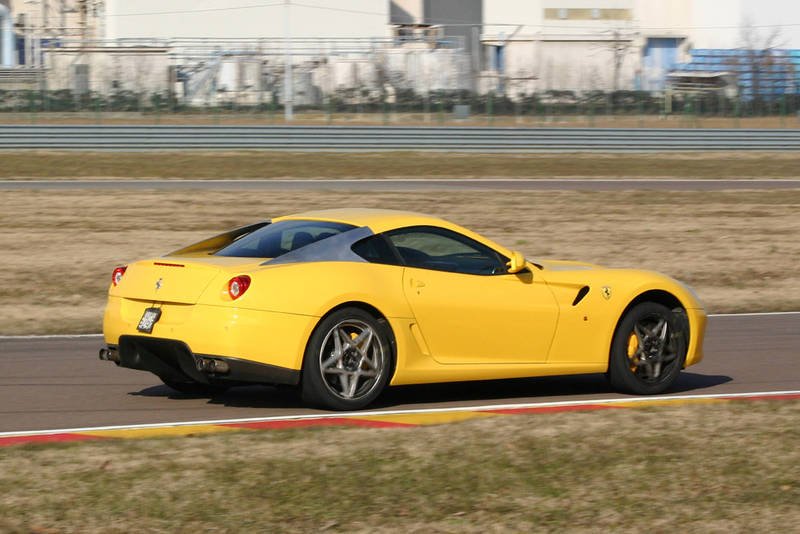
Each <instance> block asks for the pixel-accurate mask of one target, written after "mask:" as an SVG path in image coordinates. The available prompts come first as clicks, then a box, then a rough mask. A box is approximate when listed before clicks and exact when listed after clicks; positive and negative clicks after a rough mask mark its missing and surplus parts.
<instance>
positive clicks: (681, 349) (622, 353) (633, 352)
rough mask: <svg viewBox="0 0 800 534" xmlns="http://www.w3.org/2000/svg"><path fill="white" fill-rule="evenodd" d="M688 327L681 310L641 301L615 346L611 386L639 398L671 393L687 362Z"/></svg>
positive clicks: (620, 330) (621, 328)
mask: <svg viewBox="0 0 800 534" xmlns="http://www.w3.org/2000/svg"><path fill="white" fill-rule="evenodd" d="M664 325H665V326H664ZM664 327H666V330H663V328H664ZM687 328H688V327H687V323H686V321H685V320H683V316H682V314H681V313H680V310H678V311H673V310H670V309H669V308H668V307H666V306H664V305H662V304H658V303H655V302H641V303H639V304H637V305H635V306H634V307H633V308H631V309H630V310H628V312H627V313H626V314H625V316H624V317H623V318H622V320H621V321H620V322H619V325H618V326H617V331H616V332H615V333H614V339H613V341H612V343H611V354H610V355H609V362H608V375H607V376H608V380H609V382H611V385H612V386H613V387H614V388H615V389H617V390H618V391H621V392H623V393H633V394H635V395H655V394H658V393H662V392H664V391H665V390H667V389H668V388H669V387H670V386H672V384H674V383H675V380H677V378H678V374H679V373H680V372H681V369H683V365H684V362H685V361H686V349H687V343H686V340H687V339H688V336H687V331H686V329H687Z"/></svg>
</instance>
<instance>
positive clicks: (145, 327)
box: [136, 308, 161, 334]
mask: <svg viewBox="0 0 800 534" xmlns="http://www.w3.org/2000/svg"><path fill="white" fill-rule="evenodd" d="M160 318H161V308H147V309H146V310H145V311H144V313H143V314H142V318H141V319H139V326H137V327H136V330H138V331H139V332H144V333H145V334H151V333H152V332H153V326H154V325H155V324H156V323H157V322H158V320H159V319H160Z"/></svg>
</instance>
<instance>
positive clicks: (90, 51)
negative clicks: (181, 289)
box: [0, 38, 800, 128]
mask: <svg viewBox="0 0 800 534" xmlns="http://www.w3.org/2000/svg"><path fill="white" fill-rule="evenodd" d="M288 52H289V51H288V50H287V49H286V48H285V43H284V42H283V41H282V40H279V39H260V40H232V39H230V40H206V39H184V40H173V41H140V40H118V41H113V42H108V41H104V42H89V43H87V42H85V41H81V42H68V41H59V42H55V43H49V44H48V45H47V46H43V47H42V50H41V53H40V55H39V57H38V59H39V61H38V63H37V64H36V65H35V66H33V67H21V68H16V69H4V70H3V71H2V72H0V121H2V122H5V123H23V122H25V123H47V122H53V123H74V124H80V123H88V124H92V123H97V124H99V123H142V124H145V123H153V124H158V123H170V124H184V123H185V124H210V123H226V124H227V123H230V124H248V123H259V124H261V123H264V124H279V123H283V122H284V120H285V119H284V111H285V105H286V103H287V100H288V98H287V96H286V86H287V84H286V74H287V69H286V58H287V57H291V60H290V61H291V65H292V69H291V72H292V74H291V79H292V83H291V86H292V97H291V100H292V107H293V109H294V119H293V122H295V123H300V124H384V125H424V124H463V125H482V126H483V125H497V126H503V125H509V126H521V125H523V126H579V127H591V126H597V127H607V126H611V127H613V126H619V127H671V126H675V127H693V126H696V127H725V128H730V127H748V128H752V127H767V128H769V127H774V128H796V127H798V126H800V94H792V93H786V94H782V95H778V96H770V97H758V96H756V97H748V98H745V97H743V96H738V95H737V94H735V91H734V92H733V94H732V92H731V91H730V88H728V90H726V91H724V92H723V91H715V90H693V91H680V90H678V91H671V90H666V91H658V92H650V91H629V90H625V91H622V90H620V91H601V90H590V91H570V90H547V89H542V90H533V89H531V87H530V84H526V86H525V87H526V89H525V91H521V90H519V89H518V88H516V87H517V86H516V85H515V84H514V83H510V80H508V79H505V78H504V77H503V75H502V73H498V72H495V71H491V70H484V69H482V67H481V64H480V62H476V61H475V59H474V57H472V56H470V55H468V54H467V53H466V52H465V51H464V48H463V43H461V42H458V41H457V40H453V39H450V40H445V39H436V40H419V39H417V40H415V39H414V38H409V39H407V40H399V39H398V38H382V39H327V40H323V39H319V40H315V39H296V40H294V41H293V42H292V46H291V52H290V55H287V54H288Z"/></svg>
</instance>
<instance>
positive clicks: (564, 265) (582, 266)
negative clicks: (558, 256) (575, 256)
mask: <svg viewBox="0 0 800 534" xmlns="http://www.w3.org/2000/svg"><path fill="white" fill-rule="evenodd" d="M532 263H534V264H536V265H539V266H541V267H542V268H543V269H544V270H545V271H594V270H597V269H603V268H604V267H602V266H600V265H595V264H593V263H586V262H582V261H564V260H541V261H540V260H536V261H533V262H532Z"/></svg>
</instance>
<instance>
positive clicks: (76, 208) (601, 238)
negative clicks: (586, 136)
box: [0, 190, 800, 334]
mask: <svg viewBox="0 0 800 534" xmlns="http://www.w3.org/2000/svg"><path fill="white" fill-rule="evenodd" d="M0 205H2V206H3V209H2V211H0V226H2V227H3V229H4V232H2V233H0V250H2V251H3V254H2V260H1V261H0V266H1V267H2V268H1V269H0V316H2V317H4V320H3V321H2V323H1V324H0V333H1V334H23V333H65V332H68V333H78V332H90V333H91V332H98V331H99V330H100V324H101V318H102V309H103V306H104V303H105V294H106V289H107V286H108V283H109V280H110V275H111V271H112V270H113V268H114V267H115V266H116V265H121V264H125V263H127V262H130V261H133V260H136V259H141V258H146V257H153V256H158V255H161V254H164V253H166V252H168V251H170V250H174V249H176V248H179V247H181V246H183V245H186V244H189V243H192V242H194V241H197V240H199V239H202V238H204V237H207V236H209V235H213V234H214V233H218V232H220V231H222V230H225V229H228V228H233V227H236V226H239V225H243V224H247V223H250V222H253V221H257V220H261V219H265V218H269V217H272V216H276V215H282V214H286V213H293V212H298V211H304V210H309V209H319V208H329V207H332V206H355V205H358V206H364V207H378V208H395V209H411V210H415V211H421V212H426V213H431V214H434V215H437V216H441V217H444V218H446V219H449V220H452V221H454V222H456V223H459V224H462V225H464V226H467V227H469V228H471V229H474V230H476V231H478V232H479V233H483V234H485V235H486V236H487V237H490V238H492V239H495V240H496V241H498V242H500V243H502V244H504V245H506V246H509V247H511V248H514V249H518V250H520V251H522V252H523V253H524V254H526V256H528V257H529V258H533V259H536V258H542V259H543V258H556V259H576V260H584V261H590V262H596V263H600V264H603V265H608V266H613V267H634V268H641V269H654V270H658V271H661V272H664V273H666V274H669V275H671V276H674V277H675V278H678V279H679V280H682V281H684V282H687V283H689V284H691V285H693V286H694V287H695V288H696V289H697V291H698V293H699V295H700V297H701V299H702V300H703V301H704V302H705V303H706V305H707V308H708V310H709V311H710V312H732V311H776V310H793V309H800V272H798V270H797V268H796V267H797V266H796V260H797V258H798V257H800V240H798V239H797V236H798V235H800V217H798V216H797V214H798V213H800V191H735V192H734V191H729V192H645V191H624V192H613V193H609V192H580V191H576V192H520V191H514V192H512V191H491V192H484V191H482V192H446V193H445V192H442V193H435V194H431V193H414V192H397V193H387V192H369V191H352V192H330V191H285V192H279V191H259V192H248V191H236V192H218V191H180V192H175V191H130V192H113V191H99V190H98V191H0Z"/></svg>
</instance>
